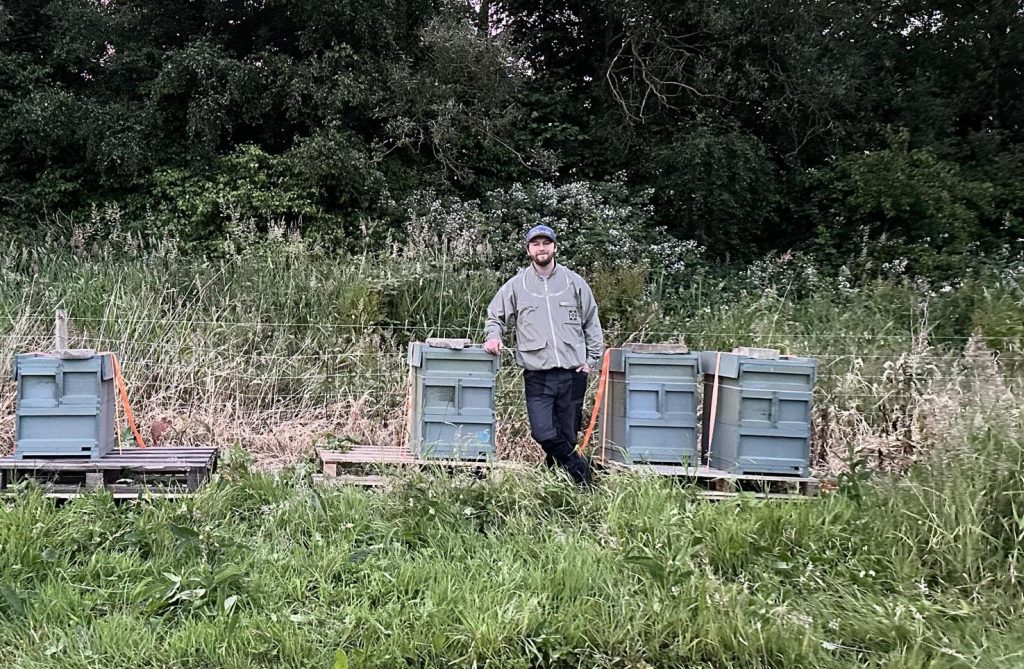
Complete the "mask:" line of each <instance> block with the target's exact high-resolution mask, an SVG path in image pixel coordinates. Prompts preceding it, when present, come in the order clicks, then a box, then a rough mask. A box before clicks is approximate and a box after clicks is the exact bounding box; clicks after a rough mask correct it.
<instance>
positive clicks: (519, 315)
mask: <svg viewBox="0 0 1024 669" xmlns="http://www.w3.org/2000/svg"><path fill="white" fill-rule="evenodd" d="M557 242H558V238H557V236H556V235H555V231H554V230H552V229H551V228H549V227H548V226H546V225H538V226H536V227H533V228H531V229H530V231H529V232H527V233H526V253H527V254H528V255H529V256H530V260H531V262H530V265H529V266H528V267H526V268H524V269H522V270H520V271H519V273H518V274H516V275H515V276H514V277H512V278H511V279H509V280H508V281H507V282H506V283H505V285H503V286H502V287H501V289H500V290H499V291H498V294H497V295H495V296H494V299H492V300H491V303H490V304H489V305H488V307H487V324H486V325H485V326H484V340H485V341H484V350H486V351H487V352H488V353H491V354H493V355H498V353H500V351H501V348H502V344H501V338H502V335H504V334H505V330H506V329H507V327H508V324H509V321H510V320H512V319H514V320H515V323H516V362H517V363H518V364H519V366H520V367H522V368H523V382H524V385H525V390H526V411H527V413H528V414H529V416H530V434H531V436H532V437H533V438H534V439H535V440H536V441H537V443H539V444H540V445H541V448H543V449H544V452H545V454H547V463H548V465H549V466H551V465H553V464H554V463H558V464H559V465H560V466H561V467H563V468H564V469H565V470H566V471H567V472H568V473H569V475H570V476H572V478H573V480H575V481H576V482H577V483H580V484H589V483H590V482H591V480H592V477H593V476H592V473H591V470H590V463H589V462H588V461H587V459H586V458H585V457H583V456H581V455H580V454H579V453H577V452H576V437H577V434H578V432H579V429H580V423H581V422H582V419H583V398H584V395H585V394H586V391H587V375H588V374H589V373H590V371H591V370H592V369H596V368H598V365H599V361H600V359H601V353H602V350H603V347H604V342H603V337H602V334H601V321H600V320H599V319H598V316H597V304H596V303H595V301H594V294H593V293H592V292H591V290H590V286H588V285H587V282H586V281H584V280H583V278H582V277H581V276H580V275H579V274H576V273H575V272H573V271H572V270H570V269H568V268H567V267H563V266H562V265H559V264H557V263H556V262H555V254H556V253H557V251H558V247H557Z"/></svg>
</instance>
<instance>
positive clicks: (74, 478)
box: [0, 448, 217, 499]
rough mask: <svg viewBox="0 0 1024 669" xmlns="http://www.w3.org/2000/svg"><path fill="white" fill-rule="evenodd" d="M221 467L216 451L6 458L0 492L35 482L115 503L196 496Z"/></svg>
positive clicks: (0, 467)
mask: <svg viewBox="0 0 1024 669" xmlns="http://www.w3.org/2000/svg"><path fill="white" fill-rule="evenodd" d="M216 467H217V449H216V448H123V449H118V450H115V451H111V452H110V453H108V454H107V455H105V456H103V457H102V458H99V459H97V460H92V459H89V458H31V459H24V460H18V459H16V458H13V457H7V458H0V493H2V492H11V486H13V485H15V484H17V483H19V482H21V481H25V480H32V481H35V482H36V483H38V484H39V485H41V486H42V487H43V488H44V489H45V491H46V492H45V494H46V495H47V496H49V497H59V498H68V497H74V496H75V495H78V494H81V493H83V492H88V491H92V490H107V491H109V492H110V494H112V495H113V496H114V498H115V499H130V498H136V497H139V495H141V494H144V493H150V494H153V495H160V496H171V497H175V496H178V495H181V494H187V493H191V492H194V491H195V490H196V489H198V488H199V486H201V485H202V484H203V483H205V482H206V481H207V480H208V479H209V478H210V474H212V473H213V472H214V470H215V469H216Z"/></svg>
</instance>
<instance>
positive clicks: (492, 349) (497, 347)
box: [484, 339, 501, 355]
mask: <svg viewBox="0 0 1024 669" xmlns="http://www.w3.org/2000/svg"><path fill="white" fill-rule="evenodd" d="M484 350H485V351H487V352H488V353H490V354H491V355H498V354H499V353H501V340H500V339H488V340H487V341H485V342H484Z"/></svg>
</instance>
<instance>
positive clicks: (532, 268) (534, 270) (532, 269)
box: [527, 260, 559, 279]
mask: <svg viewBox="0 0 1024 669" xmlns="http://www.w3.org/2000/svg"><path fill="white" fill-rule="evenodd" d="M551 262H552V263H553V264H554V267H552V268H551V274H548V275H547V276H546V277H544V276H541V275H540V272H538V271H537V267H536V266H535V265H534V264H533V262H532V261H531V262H530V265H529V267H527V269H528V270H529V271H530V272H532V273H533V276H535V277H536V278H538V279H553V278H555V276H557V275H558V267H559V265H558V261H557V260H552V261H551Z"/></svg>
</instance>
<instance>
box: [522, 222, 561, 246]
mask: <svg viewBox="0 0 1024 669" xmlns="http://www.w3.org/2000/svg"><path fill="white" fill-rule="evenodd" d="M537 237H547V238H548V239H550V240H551V241H553V242H557V241H558V236H557V235H556V234H555V231H554V230H552V229H551V228H549V227H548V226H546V225H535V226H533V227H532V228H530V230H529V232H527V233H526V243H527V244H529V243H530V242H531V241H533V240H534V239H536V238H537Z"/></svg>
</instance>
